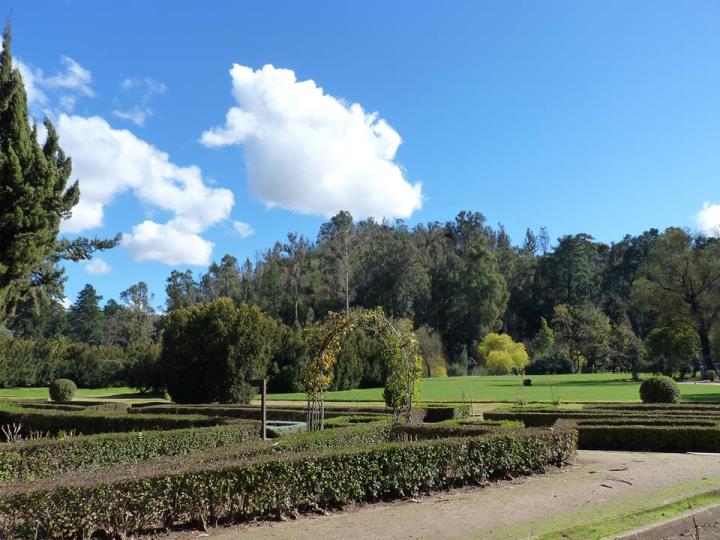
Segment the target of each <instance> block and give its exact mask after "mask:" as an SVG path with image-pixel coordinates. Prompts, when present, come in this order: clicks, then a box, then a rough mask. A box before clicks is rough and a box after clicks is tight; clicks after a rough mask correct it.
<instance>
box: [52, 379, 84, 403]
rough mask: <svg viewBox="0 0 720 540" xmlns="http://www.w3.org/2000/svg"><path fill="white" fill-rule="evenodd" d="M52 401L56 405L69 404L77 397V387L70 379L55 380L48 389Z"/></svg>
mask: <svg viewBox="0 0 720 540" xmlns="http://www.w3.org/2000/svg"><path fill="white" fill-rule="evenodd" d="M48 390H49V393H50V399H52V400H53V401H54V402H56V403H68V402H70V401H72V398H74V397H75V392H77V386H75V383H74V382H72V381H71V380H70V379H55V380H54V381H53V382H52V383H50V388H49V389H48Z"/></svg>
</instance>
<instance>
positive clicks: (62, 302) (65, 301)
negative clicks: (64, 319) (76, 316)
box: [60, 296, 72, 309]
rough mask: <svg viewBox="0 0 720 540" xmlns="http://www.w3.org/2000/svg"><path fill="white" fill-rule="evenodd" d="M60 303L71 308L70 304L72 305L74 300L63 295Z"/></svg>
mask: <svg viewBox="0 0 720 540" xmlns="http://www.w3.org/2000/svg"><path fill="white" fill-rule="evenodd" d="M60 304H61V305H62V307H64V308H65V309H70V306H72V302H71V301H70V300H69V299H68V297H67V296H63V297H62V300H60Z"/></svg>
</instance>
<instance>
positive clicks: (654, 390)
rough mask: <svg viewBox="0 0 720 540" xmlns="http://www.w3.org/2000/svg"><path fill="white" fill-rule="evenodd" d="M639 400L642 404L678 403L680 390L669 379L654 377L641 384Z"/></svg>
mask: <svg viewBox="0 0 720 540" xmlns="http://www.w3.org/2000/svg"><path fill="white" fill-rule="evenodd" d="M640 399H642V401H643V403H677V402H679V401H680V388H679V387H678V384H677V383H676V382H675V381H674V380H673V379H671V378H670V377H666V376H664V375H656V376H654V377H650V378H649V379H647V380H645V381H643V382H642V384H641V385H640Z"/></svg>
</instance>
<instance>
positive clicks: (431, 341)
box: [415, 326, 448, 377]
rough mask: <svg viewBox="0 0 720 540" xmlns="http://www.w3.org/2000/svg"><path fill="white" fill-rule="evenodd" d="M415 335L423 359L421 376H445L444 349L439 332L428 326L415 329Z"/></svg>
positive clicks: (446, 373)
mask: <svg viewBox="0 0 720 540" xmlns="http://www.w3.org/2000/svg"><path fill="white" fill-rule="evenodd" d="M415 337H416V338H417V340H418V346H419V347H420V356H421V357H422V359H423V364H424V368H423V377H447V375H448V372H447V362H446V361H445V349H444V347H443V343H442V339H440V334H439V333H438V332H436V331H435V330H434V329H433V328H431V327H429V326H421V327H420V328H418V329H417V330H415Z"/></svg>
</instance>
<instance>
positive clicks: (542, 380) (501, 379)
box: [268, 373, 720, 403]
mask: <svg viewBox="0 0 720 540" xmlns="http://www.w3.org/2000/svg"><path fill="white" fill-rule="evenodd" d="M644 377H647V376H644ZM524 378H525V377H522V376H513V375H496V376H486V377H480V376H468V377H447V378H443V379H423V380H422V382H421V384H420V398H421V400H422V401H475V402H480V401H488V402H511V403H512V402H515V401H519V400H525V401H538V402H554V401H565V402H568V401H572V402H584V401H588V402H593V401H628V402H629V401H640V383H639V382H633V381H632V380H631V377H630V374H629V373H604V374H577V375H575V374H573V375H533V376H531V377H530V378H531V379H532V381H533V384H532V386H522V381H523V379H524ZM680 390H681V395H682V399H683V401H717V402H720V384H707V383H697V384H694V383H682V384H680ZM382 393H383V389H382V388H362V389H357V390H342V391H338V392H328V393H327V396H326V398H325V399H326V400H328V401H382V399H383V397H382ZM268 397H269V399H273V400H304V399H306V398H305V394H303V393H300V392H298V393H291V394H270V395H269V396H268Z"/></svg>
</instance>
